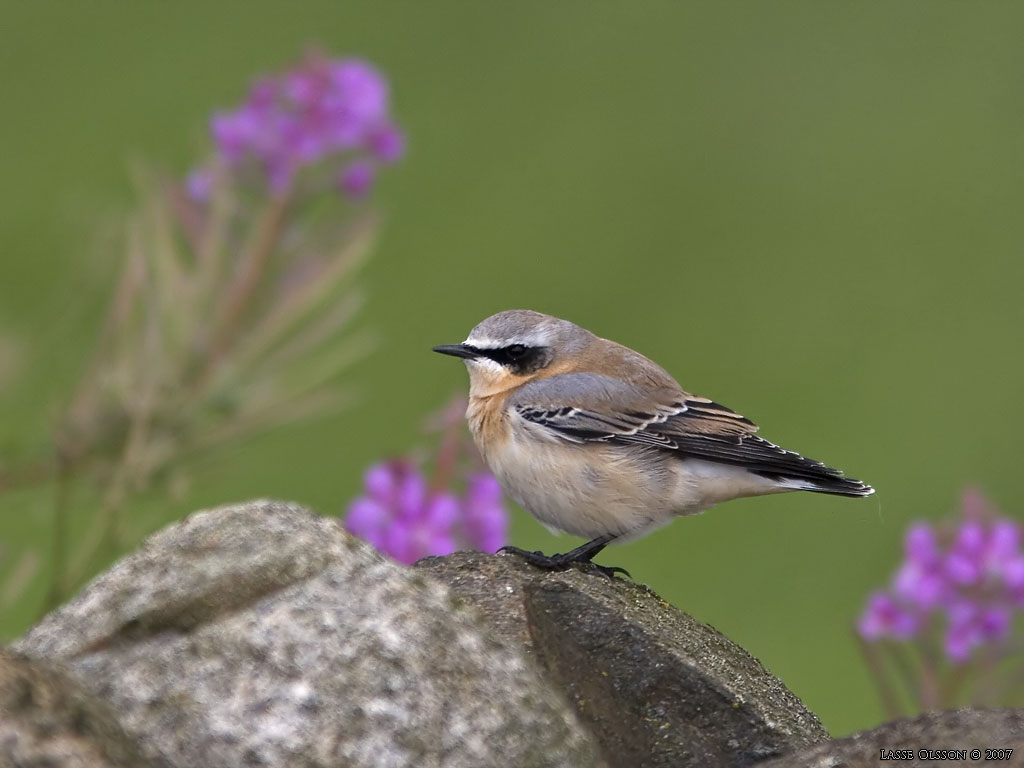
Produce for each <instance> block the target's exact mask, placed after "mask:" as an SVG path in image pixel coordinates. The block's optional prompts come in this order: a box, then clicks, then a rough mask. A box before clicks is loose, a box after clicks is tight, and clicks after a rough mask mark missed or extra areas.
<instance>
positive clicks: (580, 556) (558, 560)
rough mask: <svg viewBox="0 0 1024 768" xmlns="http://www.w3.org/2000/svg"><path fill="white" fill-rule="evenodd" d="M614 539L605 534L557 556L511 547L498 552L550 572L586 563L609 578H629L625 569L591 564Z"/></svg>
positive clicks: (612, 535) (610, 535) (609, 534)
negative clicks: (624, 575) (623, 575)
mask: <svg viewBox="0 0 1024 768" xmlns="http://www.w3.org/2000/svg"><path fill="white" fill-rule="evenodd" d="M614 538H615V535H614V534H611V533H606V534H604V535H602V536H598V537H597V538H596V539H591V540H590V541H588V542H587V543H586V544H581V545H580V546H578V547H576V549H573V550H570V551H568V552H565V553H563V554H558V555H545V554H544V553H543V552H529V551H527V550H525V549H520V548H519V547H511V546H508V547H502V548H501V549H499V550H498V551H499V552H510V553H511V554H514V555H519V556H520V557H521V558H523V559H524V560H525V561H526V562H528V563H529V564H530V565H533V566H536V567H537V568H545V569H547V570H550V571H562V570H565V569H566V568H568V567H569V566H571V565H572V564H573V563H587V564H589V565H591V566H593V567H594V568H596V569H597V570H598V571H600V572H601V573H602V574H603V575H605V576H608V577H609V578H611V577H612V576H614V575H615V574H616V573H624V574H626V575H627V576H629V571H627V570H626V569H625V568H619V567H616V566H608V565H598V564H597V563H594V562H591V561H592V560H593V558H594V556H595V555H596V554H597V553H598V552H600V551H601V550H602V549H604V548H605V547H606V546H608V544H609V543H610V542H611V541H612V540H613V539H614ZM630 578H632V577H630Z"/></svg>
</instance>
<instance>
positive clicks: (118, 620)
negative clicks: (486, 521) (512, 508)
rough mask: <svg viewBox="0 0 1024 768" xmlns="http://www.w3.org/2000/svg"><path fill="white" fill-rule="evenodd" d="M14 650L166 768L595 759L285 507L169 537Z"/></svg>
mask: <svg viewBox="0 0 1024 768" xmlns="http://www.w3.org/2000/svg"><path fill="white" fill-rule="evenodd" d="M15 647H16V648H17V649H18V651H20V652H22V653H24V654H27V655H30V656H33V657H40V658H46V659H57V660H60V661H61V662H63V664H64V665H65V666H66V668H67V670H68V671H69V673H70V674H71V675H72V676H73V677H74V678H75V679H76V680H77V681H78V682H80V684H81V685H82V687H83V688H85V689H86V690H87V691H89V692H90V693H91V694H93V695H95V696H97V697H99V698H101V699H102V700H103V701H105V702H106V703H107V704H109V706H110V707H111V709H113V710H114V711H115V712H116V713H117V715H118V718H119V720H120V723H121V725H122V726H123V728H124V730H125V731H126V732H127V733H128V734H130V735H131V736H132V737H133V738H135V739H137V740H138V743H139V745H140V747H141V748H142V750H143V751H144V752H145V753H146V754H147V755H148V756H150V757H152V758H157V759H164V760H166V761H167V762H168V763H169V764H171V765H174V766H181V768H186V767H187V768H195V766H204V767H208V768H215V767H216V766H241V765H268V766H289V767H290V766H396V767H398V766H418V767H419V766H446V767H447V766H452V767H453V768H455V767H458V766H467V767H468V766H474V767H476V766H490V765H501V766H591V765H595V764H596V763H597V762H598V761H599V758H598V756H597V753H596V747H595V745H594V743H593V741H592V739H591V738H590V736H589V735H588V734H587V733H586V731H585V730H584V729H583V728H582V727H581V726H580V724H579V723H578V721H577V718H576V716H575V714H574V713H573V712H572V710H571V709H570V708H569V707H567V706H566V703H565V702H564V700H563V699H562V698H561V696H560V695H559V694H558V693H557V692H556V691H555V690H554V689H553V687H552V686H551V685H550V684H549V683H548V682H547V681H546V680H544V679H543V678H542V677H541V675H540V673H539V670H538V669H537V668H536V666H535V665H534V664H533V663H532V661H531V660H530V659H528V658H527V657H526V656H525V655H524V654H523V653H522V652H520V651H519V650H518V649H514V648H510V647H509V646H508V645H507V644H505V643H502V642H499V641H498V640H497V639H495V638H494V637H493V636H492V634H491V633H490V631H489V630H488V629H487V628H486V627H484V626H483V625H482V623H481V622H480V620H479V617H478V615H477V614H476V613H475V612H473V611H471V610H469V609H467V608H466V607H465V606H464V605H461V604H459V603H457V602H456V601H454V600H453V599H452V597H451V595H450V593H449V591H448V589H447V588H445V587H444V586H442V585H441V584H439V583H438V582H436V581H434V580H433V579H430V578H429V577H427V576H425V575H423V574H422V573H416V572H412V571H410V570H409V569H405V568H402V567H401V566H398V565H396V564H394V563H392V562H390V561H387V560H385V559H383V558H381V557H380V556H379V555H377V554H376V553H375V552H374V551H373V550H372V549H371V548H370V547H369V546H367V545H365V544H363V543H362V542H359V541H358V540H356V539H354V538H352V537H351V536H349V535H348V534H347V533H346V532H345V531H344V530H343V529H342V528H341V526H340V525H338V524H337V522H336V521H334V520H330V519H326V518H321V517H318V516H316V515H314V514H312V513H310V512H308V511H306V510H304V509H302V508H300V507H296V506H292V505H285V504H277V503H273V502H253V503H250V504H244V505H239V506H231V507H223V508H220V509H215V510H211V511H207V512H202V513H198V514H195V515H192V516H191V517H189V518H187V519H186V520H184V521H183V522H181V523H179V524H176V525H173V526H170V527H169V528H167V529H165V530H164V531H162V532H160V533H158V534H156V535H154V536H153V537H151V538H150V539H149V540H148V541H147V543H146V544H145V546H144V547H143V548H142V549H141V550H140V551H139V552H137V553H135V554H133V555H130V556H129V557H127V558H125V559H124V560H122V561H121V562H119V563H118V564H116V565H115V566H114V567H113V568H111V569H110V570H109V571H108V572H107V573H105V574H103V575H101V576H100V577H98V578H97V579H96V580H95V581H94V582H93V583H92V584H90V585H89V586H88V587H87V588H86V589H85V590H83V592H82V593H81V594H80V595H79V596H78V597H76V598H75V599H74V600H73V601H72V602H71V603H69V604H68V605H66V606H64V607H62V608H60V609H58V610H57V611H55V612H54V613H52V614H51V615H49V616H48V617H46V618H45V619H44V620H43V621H42V623H41V624H40V625H39V626H37V627H35V628H34V629H33V630H31V631H30V632H29V633H28V634H27V635H26V636H25V637H24V638H23V639H21V640H20V641H19V642H18V643H17V644H16V646H15Z"/></svg>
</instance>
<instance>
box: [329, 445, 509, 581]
mask: <svg viewBox="0 0 1024 768" xmlns="http://www.w3.org/2000/svg"><path fill="white" fill-rule="evenodd" d="M345 527H346V528H347V529H348V530H349V531H350V532H352V533H354V534H355V535H356V536H359V537H360V538H363V539H365V540H366V541H368V542H370V543H371V544H373V545H374V546H375V547H377V549H379V550H380V551H382V552H384V553H385V554H387V555H390V556H391V557H393V558H394V559H395V560H398V561H399V562H401V563H407V564H409V563H414V562H415V561H417V560H419V559H420V558H421V557H426V556H427V555H447V554H451V553H452V552H454V551H455V550H456V549H459V548H460V547H467V548H474V549H480V550H482V551H484V552H494V551H495V550H497V549H498V548H500V547H501V546H502V545H503V544H504V543H505V537H506V533H507V528H508V520H507V515H506V512H505V505H504V502H503V500H502V495H501V488H499V487H498V482H497V481H496V480H495V479H494V478H493V477H492V476H491V475H489V474H486V473H482V472H481V473H474V474H471V475H470V476H469V477H468V478H467V480H466V494H465V496H464V497H463V498H459V497H457V496H455V495H454V494H452V493H449V492H447V491H432V490H430V489H429V487H428V485H427V481H426V478H425V477H424V476H423V473H422V472H421V471H420V470H419V468H418V467H417V466H416V465H415V464H413V463H412V462H409V461H402V460H398V461H388V462H384V463H381V464H375V465H374V466H372V467H370V469H369V470H368V471H367V472H366V476H365V495H364V496H361V497H360V498H358V499H356V500H355V501H353V502H352V504H351V505H350V506H349V509H348V516H347V517H346V519H345Z"/></svg>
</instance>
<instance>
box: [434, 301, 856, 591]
mask: <svg viewBox="0 0 1024 768" xmlns="http://www.w3.org/2000/svg"><path fill="white" fill-rule="evenodd" d="M433 351H434V352H439V353H441V354H443V355H451V356H453V357H457V358H462V360H463V361H464V362H465V364H466V368H467V369H468V371H469V400H468V405H467V408H466V419H467V421H468V423H469V429H470V432H471V433H472V436H473V441H474V443H475V444H476V447H477V449H478V451H479V452H480V455H481V457H482V458H483V460H484V462H485V463H486V464H487V466H488V468H489V469H490V470H491V472H492V473H493V474H494V476H495V478H496V479H497V480H498V483H499V485H500V486H501V488H502V490H503V491H504V492H505V494H506V495H507V496H508V497H510V498H511V499H512V500H514V501H515V502H516V503H517V504H519V505H520V506H521V507H522V508H523V509H525V510H526V511H527V512H529V513H530V514H531V515H532V516H533V517H535V518H536V519H537V520H538V521H540V522H541V523H542V524H543V525H544V526H545V527H547V528H548V529H549V530H551V531H552V532H564V533H569V534H572V535H575V536H580V537H584V538H586V539H587V541H586V543H584V544H582V545H581V546H579V547H576V548H575V549H573V550H571V551H569V552H565V553H562V554H555V555H545V554H543V553H542V552H531V551H527V550H523V549H519V548H518V547H512V546H507V547H503V548H502V550H501V551H506V552H511V553H513V554H516V555H519V556H520V557H522V558H524V559H525V560H526V561H527V562H528V563H530V564H532V565H535V566H538V567H540V568H545V569H551V570H563V569H566V568H568V567H570V566H573V565H574V564H592V565H593V566H596V567H597V568H598V569H599V570H600V571H601V572H602V573H604V574H605V575H608V576H612V575H614V573H617V572H624V569H622V568H617V567H610V566H601V565H598V564H596V563H591V561H592V559H593V558H594V556H595V555H597V554H598V553H599V552H600V551H601V550H602V549H604V548H605V547H606V546H607V545H608V544H610V543H612V542H616V543H618V542H624V541H630V540H633V539H637V538H639V537H641V536H644V535H646V534H648V533H650V532H651V531H653V530H655V529H657V528H660V527H662V526H663V525H666V524H667V523H669V522H671V521H672V520H674V519H675V518H676V517H679V516H686V515H694V514H697V513H700V512H703V511H705V510H706V509H709V508H710V507H713V506H715V505H716V504H719V503H721V502H725V501H730V500H732V499H737V498H741V497H747V496H761V495H765V494H775V493H784V492H789V491H813V492H816V493H828V494H835V495H839V496H852V497H864V496H869V495H871V494H872V493H874V488H872V487H871V486H870V485H867V484H866V483H862V482H861V481H859V480H854V479H852V478H849V477H846V476H845V475H844V474H843V473H842V472H841V471H840V470H838V469H833V468H832V467H829V466H826V465H825V464H823V463H822V462H820V461H816V460H814V459H810V458H807V457H805V456H801V455H800V454H798V453H795V452H793V451H789V450H785V449H783V448H780V447H779V446H777V445H775V444H774V443H771V442H769V441H768V440H766V439H764V438H763V437H760V436H758V435H757V434H756V432H757V429H758V428H757V425H755V424H754V422H752V421H751V420H750V419H748V418H746V417H744V416H741V415H740V414H739V413H737V412H735V411H733V410H731V409H729V408H727V407H725V406H724V405H721V404H719V403H717V402H715V401H714V400H710V399H708V398H706V397H699V396H697V395H692V394H690V393H688V392H686V391H685V390H683V388H682V387H681V386H680V385H679V384H678V383H677V382H676V380H675V379H674V378H672V376H671V375H669V373H668V372H667V371H665V369H663V368H662V367H661V366H659V365H658V364H657V363H655V362H653V361H652V360H650V359H648V358H646V357H644V356H643V355H642V354H640V353H639V352H636V351H634V350H632V349H630V348H629V347H626V346H623V345H621V344H617V343H615V342H614V341H609V340H608V339H603V338H601V337H599V336H597V335H595V334H593V333H591V332H590V331H588V330H586V329H585V328H582V327H580V326H578V325H576V324H574V323H572V322H570V321H568V320H562V319H560V318H557V317H553V316H551V315H546V314H543V313H540V312H534V311H531V310H525V309H513V310H507V311H504V312H499V313H497V314H495V315H491V316H490V317H488V318H487V319H485V320H483V321H482V322H480V323H479V324H478V325H477V326H476V327H474V328H473V330H472V331H470V333H469V336H468V337H467V338H466V340H465V341H463V342H461V343H459V344H443V345H441V346H437V347H434V348H433ZM627 575H628V574H627Z"/></svg>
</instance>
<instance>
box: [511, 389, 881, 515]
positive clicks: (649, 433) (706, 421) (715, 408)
mask: <svg viewBox="0 0 1024 768" xmlns="http://www.w3.org/2000/svg"><path fill="white" fill-rule="evenodd" d="M565 378H572V379H574V381H572V382H556V379H565ZM545 381H547V382H551V383H550V384H547V385H545V383H544V382H545ZM537 385H540V386H537ZM556 385H557V386H556ZM595 385H596V386H595ZM530 388H532V389H533V390H534V391H533V392H526V393H524V394H527V395H532V397H530V396H526V397H520V398H517V400H520V401H521V402H518V403H515V404H513V407H514V408H515V409H516V411H517V412H518V414H519V415H520V416H522V417H523V418H524V419H526V420H527V421H530V422H532V423H534V424H537V425H539V426H542V427H545V428H546V429H548V430H549V431H550V432H552V433H553V434H555V435H557V436H559V437H562V438H563V439H567V440H571V441H573V442H576V443H584V442H616V443H623V444H629V445H643V446H647V447H651V448H659V449H662V450H665V451H671V452H672V453H675V454H678V455H681V456H689V457H693V458H699V459H704V460H707V461H716V462H720V463H722V464H732V465H735V466H741V467H744V468H746V469H748V470H749V471H751V472H756V473H757V474H760V475H764V476H766V477H771V478H773V479H783V478H791V479H796V480H805V481H808V482H809V483H813V484H819V485H820V486H821V487H820V488H819V490H822V491H825V492H829V493H840V494H846V495H857V496H860V495H866V494H867V493H870V492H871V489H870V487H869V486H866V485H864V484H863V483H861V482H859V481H857V480H852V479H848V478H846V477H844V476H843V473H842V472H841V471H839V470H838V469H833V468H832V467H829V466H826V465H825V464H823V463H821V462H820V461H815V460H814V459H808V458H806V457H804V456H801V455H800V454H797V453H794V452H793V451H787V450H785V449H783V448H780V447H779V446H777V445H775V444H774V443H771V442H769V441H767V440H765V439H764V438H761V437H757V436H756V435H755V434H754V432H755V431H757V425H755V424H754V423H753V422H752V421H750V420H749V419H747V418H745V417H743V416H741V415H740V414H738V413H736V412H735V411H732V410H730V409H729V408H726V407H725V406H723V405H720V404H718V403H716V402H714V401H712V400H708V399H707V398H702V397H696V396H693V395H688V394H686V393H685V392H682V391H679V390H675V391H666V392H664V393H662V394H663V397H659V398H654V400H653V401H652V400H651V399H648V400H647V402H646V403H645V404H644V406H643V407H641V406H639V405H638V404H637V402H636V399H637V398H636V397H635V394H634V390H632V388H630V387H628V386H627V385H625V384H624V383H622V382H618V381H617V380H615V379H610V378H608V377H603V376H597V375H596V374H568V375H566V376H561V377H554V378H552V379H548V380H542V381H539V382H535V383H534V384H533V385H531V387H529V388H528V387H524V388H523V389H524V390H528V389H530ZM570 394H572V395H574V396H573V397H571V399H572V400H574V401H575V402H576V403H580V402H587V403H595V404H596V407H594V408H591V409H586V408H581V407H577V406H575V405H571V404H568V403H567V402H566V401H567V400H569V399H570V397H569V395H570ZM595 395H596V397H595ZM631 395H632V397H630V396H631ZM531 401H532V403H540V404H539V405H538V404H529V403H530V402H531Z"/></svg>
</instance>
